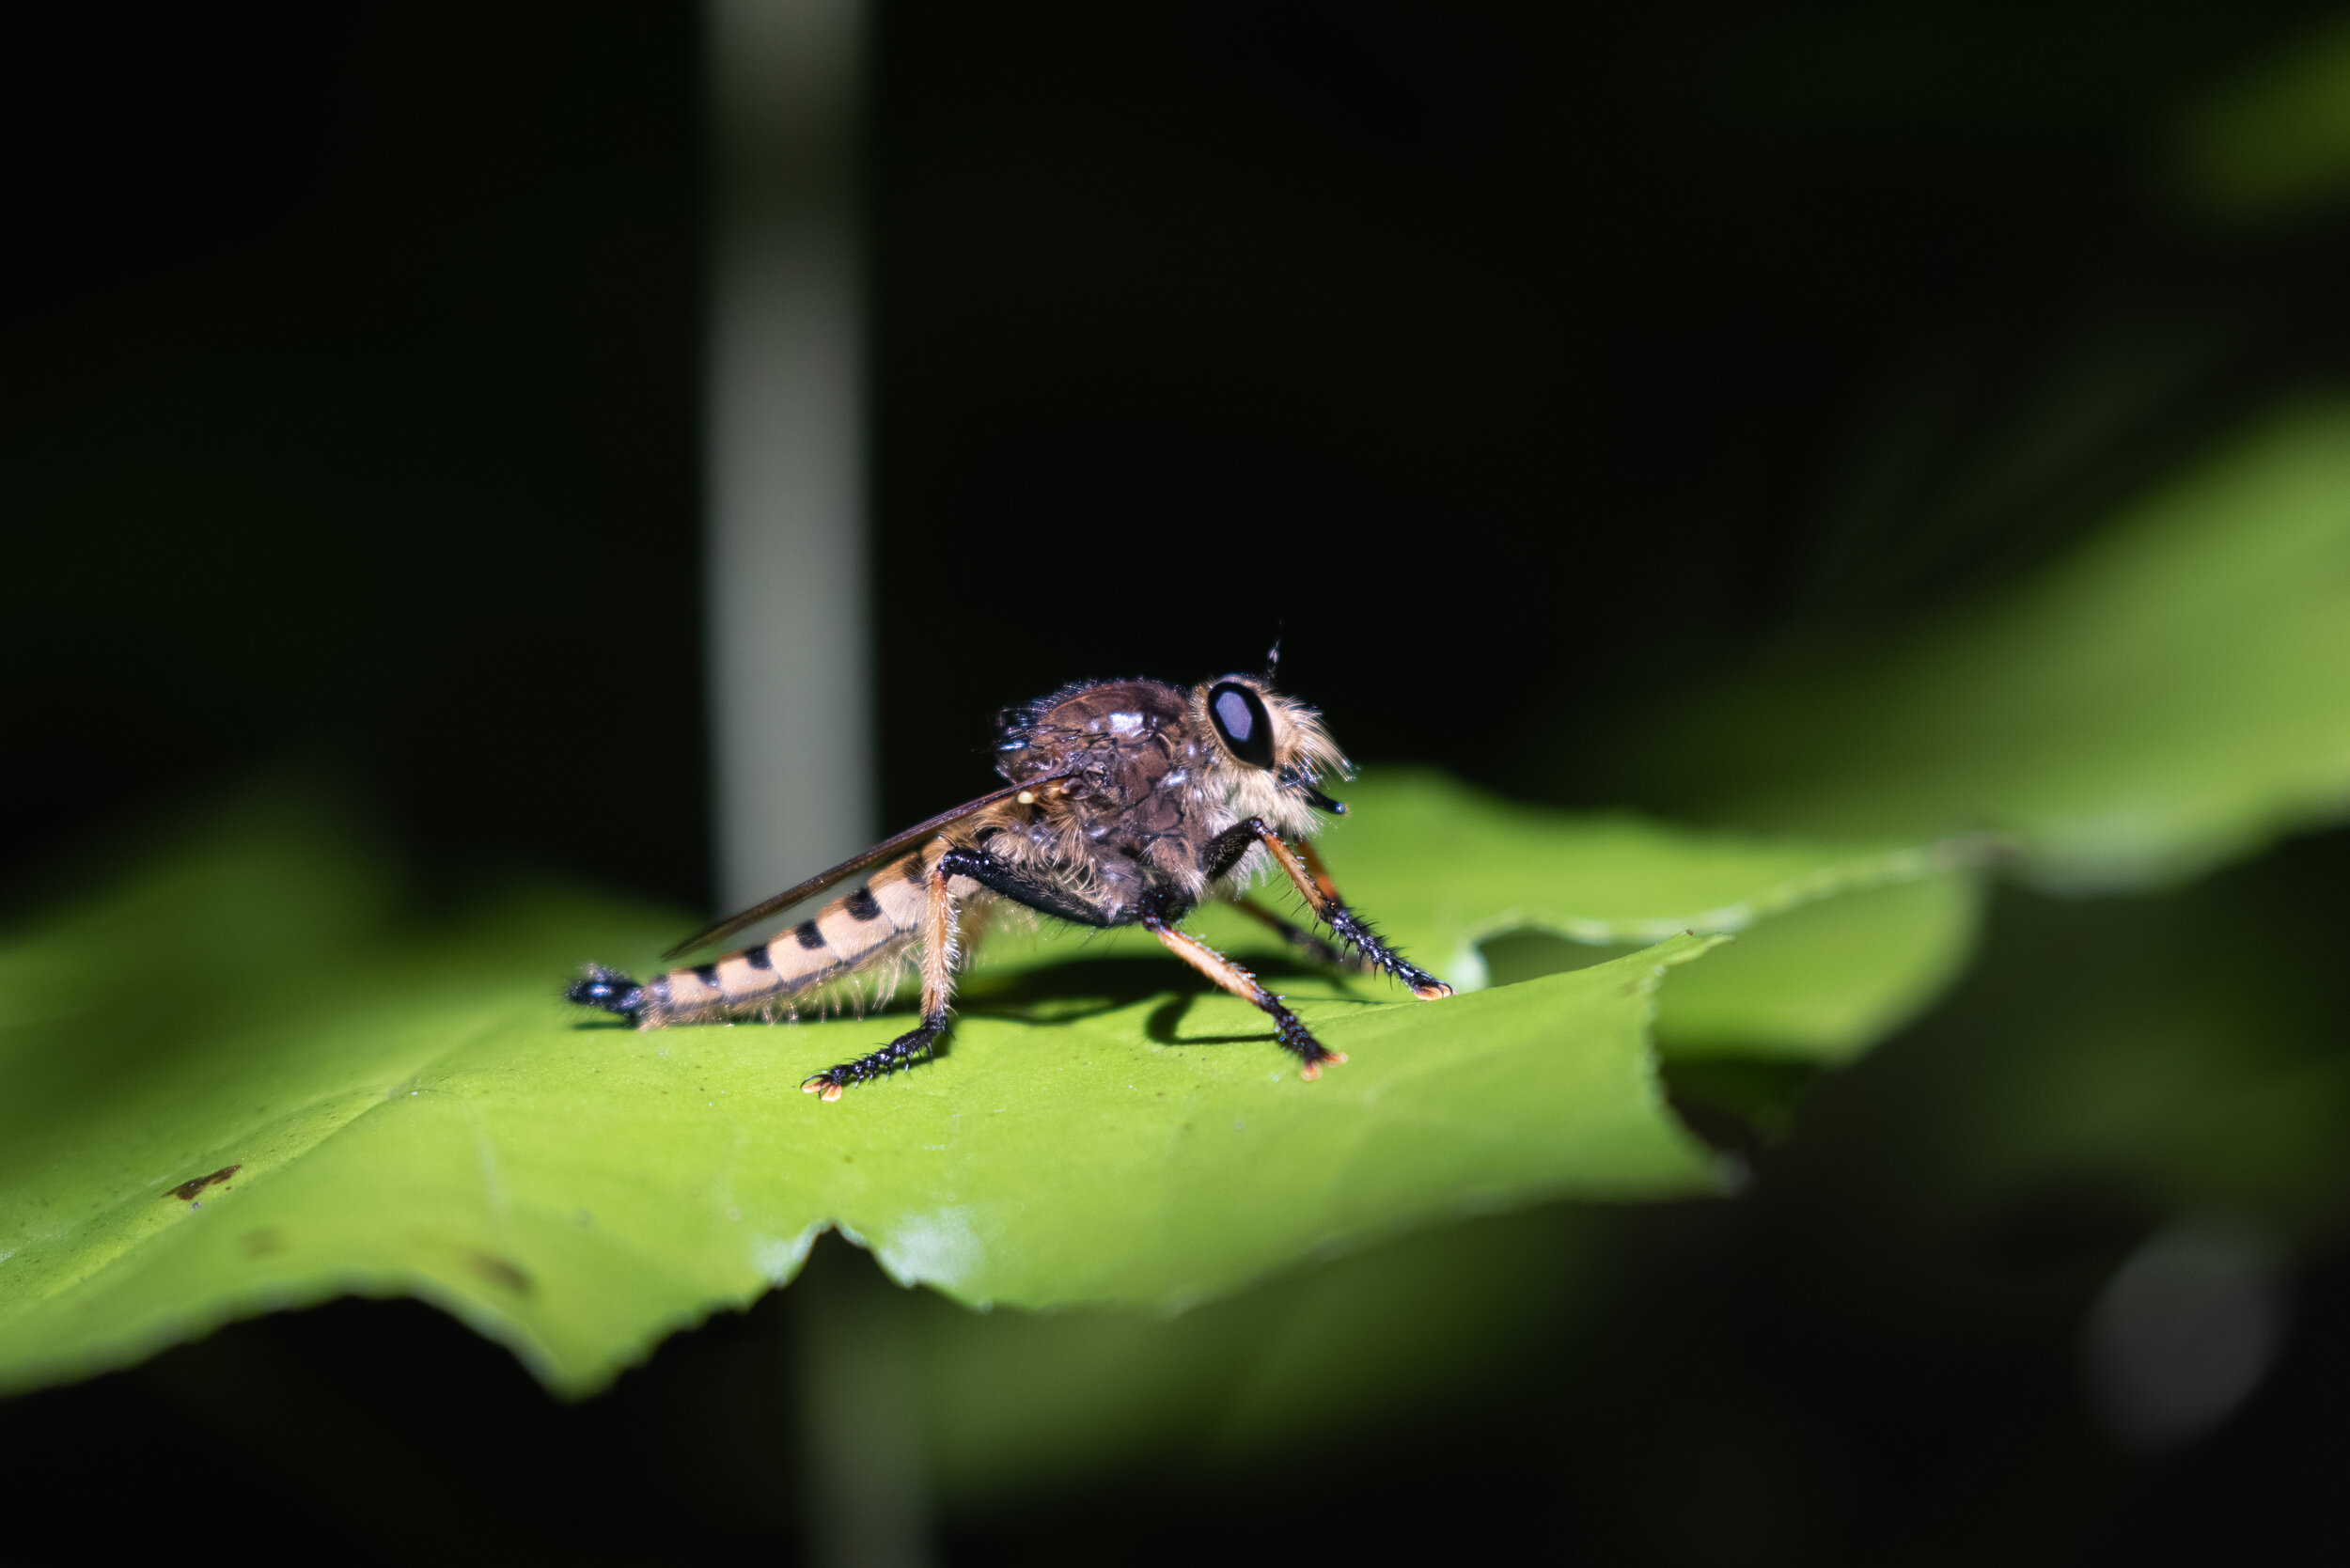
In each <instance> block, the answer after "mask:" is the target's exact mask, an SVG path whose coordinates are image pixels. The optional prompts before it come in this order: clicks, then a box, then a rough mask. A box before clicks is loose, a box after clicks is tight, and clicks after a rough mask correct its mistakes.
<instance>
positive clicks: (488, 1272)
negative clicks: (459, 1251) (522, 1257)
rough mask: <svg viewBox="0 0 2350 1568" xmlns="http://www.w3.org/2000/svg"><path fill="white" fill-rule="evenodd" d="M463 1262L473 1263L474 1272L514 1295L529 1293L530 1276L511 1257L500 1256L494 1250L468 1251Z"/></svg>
mask: <svg viewBox="0 0 2350 1568" xmlns="http://www.w3.org/2000/svg"><path fill="white" fill-rule="evenodd" d="M465 1262H468V1263H470V1264H472V1265H473V1271H474V1272H475V1273H476V1274H478V1275H479V1276H481V1278H484V1279H487V1280H488V1281H489V1282H490V1283H491V1284H493V1285H496V1286H499V1287H501V1288H503V1289H506V1290H509V1291H512V1292H513V1293H514V1294H516V1295H528V1294H530V1291H531V1284H530V1276H529V1275H527V1274H525V1273H524V1272H523V1266H522V1264H520V1263H517V1262H513V1261H512V1260H511V1259H508V1258H501V1257H499V1256H498V1255H497V1254H495V1253H493V1252H468V1253H466V1254H465Z"/></svg>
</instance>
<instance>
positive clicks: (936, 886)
mask: <svg viewBox="0 0 2350 1568" xmlns="http://www.w3.org/2000/svg"><path fill="white" fill-rule="evenodd" d="M952 881H953V872H952V871H951V870H949V869H948V864H947V861H946V859H945V858H942V859H941V861H940V863H939V864H938V865H936V866H934V867H933V868H932V870H931V874H930V879H929V884H928V886H927V888H926V891H927V892H928V894H929V899H930V902H929V904H928V906H927V907H926V908H925V909H924V911H923V916H922V1021H921V1022H920V1023H919V1024H917V1025H916V1026H915V1027H913V1028H910V1029H908V1030H907V1031H906V1032H905V1033H903V1034H901V1035H900V1036H899V1037H898V1038H897V1039H895V1040H893V1041H891V1042H890V1043H888V1044H886V1045H885V1046H883V1047H882V1048H881V1049H880V1050H878V1051H875V1052H873V1053H871V1054H870V1055H869V1056H862V1057H859V1058H856V1060H854V1061H844V1062H842V1063H841V1064H840V1065H839V1066H838V1067H827V1068H825V1069H824V1070H823V1072H822V1073H818V1074H814V1075H813V1076H811V1077H809V1078H808V1079H807V1080H806V1081H805V1082H803V1083H802V1084H801V1085H800V1088H801V1090H803V1091H805V1092H807V1093H809V1094H821V1095H823V1097H824V1098H825V1099H827V1100H838V1099H839V1098H840V1091H841V1090H844V1089H846V1088H848V1087H849V1086H850V1085H851V1084H861V1083H864V1082H865V1081H866V1080H868V1079H870V1078H885V1077H887V1076H888V1075H889V1074H892V1073H895V1072H897V1071H898V1070H899V1069H900V1068H901V1067H911V1066H913V1065H914V1064H915V1063H916V1062H917V1061H919V1060H922V1059H923V1058H927V1057H928V1056H929V1055H930V1054H931V1051H932V1048H933V1047H934V1046H935V1045H936V1044H937V1043H938V1037H939V1036H940V1035H942V1034H944V1033H946V1032H947V1006H948V1002H949V1001H950V1000H952V999H953V996H954V985H955V935H956V923H955V914H956V911H955V896H954V894H953V893H952V892H951V891H950V890H949V886H948V885H949V884H950V883H951V882H952Z"/></svg>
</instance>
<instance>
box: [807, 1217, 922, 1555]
mask: <svg viewBox="0 0 2350 1568" xmlns="http://www.w3.org/2000/svg"><path fill="white" fill-rule="evenodd" d="M793 1294H796V1295H797V1296H799V1297H800V1303H799V1308H800V1309H799V1317H798V1320H797V1321H798V1323H799V1333H800V1345H799V1354H800V1373H801V1381H800V1388H801V1396H800V1399H801V1403H800V1423H801V1433H800V1437H801V1446H802V1450H803V1451H804V1452H805V1453H806V1454H807V1466H806V1469H805V1473H804V1475H803V1478H802V1484H803V1485H804V1486H805V1487H806V1489H807V1490H806V1505H805V1508H804V1511H803V1516H804V1518H805V1519H806V1521H807V1532H808V1546H809V1550H810V1555H811V1556H812V1558H813V1560H815V1561H816V1562H817V1563H818V1564H819V1568H921V1565H925V1564H928V1563H929V1562H931V1561H932V1553H931V1497H930V1473H929V1466H928V1465H927V1463H926V1462H925V1459H924V1445H925V1434H924V1430H923V1411H922V1398H921V1388H920V1384H919V1381H918V1378H917V1369H916V1366H915V1342H914V1325H913V1322H912V1316H911V1314H912V1311H913V1304H912V1303H911V1302H910V1301H908V1300H907V1299H906V1293H905V1291H903V1290H902V1289H901V1288H900V1287H898V1286H897V1285H895V1284H893V1283H891V1282H890V1281H889V1280H888V1279H887V1278H885V1277H884V1276H883V1274H882V1272H881V1270H880V1269H878V1268H876V1267H874V1266H873V1264H872V1262H871V1261H870V1259H869V1258H867V1257H866V1256H865V1255H864V1254H862V1253H859V1252H854V1251H853V1250H852V1249H851V1248H850V1247H847V1246H846V1245H844V1244H842V1243H840V1242H838V1241H826V1242H823V1243H820V1244H819V1245H818V1246H817V1247H816V1248H815V1250H814V1251H813V1252H812V1253H810V1254H809V1257H808V1261H807V1269H806V1270H805V1271H804V1272H803V1273H802V1275H801V1277H800V1279H799V1282H798V1283H797V1284H796V1285H795V1286H794V1287H793Z"/></svg>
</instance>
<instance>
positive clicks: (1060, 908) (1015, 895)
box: [938, 849, 1119, 927]
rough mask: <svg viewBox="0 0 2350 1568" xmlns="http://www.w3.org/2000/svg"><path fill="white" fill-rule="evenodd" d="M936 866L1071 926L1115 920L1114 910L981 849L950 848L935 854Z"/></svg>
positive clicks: (1113, 922) (1105, 923)
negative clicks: (1080, 898) (1081, 898)
mask: <svg viewBox="0 0 2350 1568" xmlns="http://www.w3.org/2000/svg"><path fill="white" fill-rule="evenodd" d="M938 869H939V870H942V871H944V872H946V873H947V874H948V876H967V877H969V878H970V879H971V880H972V881H974V882H976V883H978V884H979V886H982V887H985V888H987V889H988V890H989V891H990V892H994V893H1000V894H1002V895H1003V896H1004V897H1005V898H1008V899H1010V900H1011V902H1014V903H1017V904H1023V905H1025V906H1026V907H1027V908H1029V909H1033V910H1035V911H1036V912H1037V913H1038V914H1040V915H1050V916H1051V917H1053V918H1055V919H1056V920H1067V921H1068V922H1069V923H1070V924H1071V925H1073V926H1105V927H1106V926H1110V925H1114V924H1118V923H1119V921H1118V920H1117V919H1116V918H1115V916H1114V914H1111V913H1105V912H1104V911H1102V910H1100V909H1096V908H1094V907H1093V906H1092V905H1091V904H1089V903H1084V902H1079V901H1078V900H1076V899H1073V898H1071V897H1070V896H1069V895H1068V894H1066V893H1063V892H1061V891H1060V890H1059V889H1058V888H1055V887H1048V886H1045V885H1044V884H1043V883H1042V882H1040V881H1038V880H1037V879H1036V878H1035V877H1033V876H1030V875H1029V874H1028V873H1026V871H1023V870H1020V869H1019V868H1017V867H1014V866H1008V865H1006V864H1005V863H1004V862H1003V861H1001V860H998V859H996V858H995V856H994V855H990V854H988V853H987V852H986V851H985V850H971V849H950V850H948V852H947V853H946V854H945V855H940V856H939V858H938Z"/></svg>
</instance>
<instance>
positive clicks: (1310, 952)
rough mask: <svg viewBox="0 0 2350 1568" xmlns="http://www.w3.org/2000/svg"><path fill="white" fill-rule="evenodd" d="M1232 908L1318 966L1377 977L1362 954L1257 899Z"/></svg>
mask: <svg viewBox="0 0 2350 1568" xmlns="http://www.w3.org/2000/svg"><path fill="white" fill-rule="evenodd" d="M1231 904H1232V907H1233V908H1234V909H1237V910H1239V911H1240V912H1241V913H1242V914H1244V915H1246V916H1247V917H1249V918H1250V919H1252V920H1254V921H1256V922H1257V923H1258V924H1259V925H1261V926H1264V927H1266V928H1267V929H1269V930H1271V931H1272V932H1274V933H1276V934H1277V935H1278V936H1279V937H1280V938H1281V940H1282V941H1284V942H1287V943H1288V944H1289V945H1290V946H1291V947H1293V948H1295V949H1297V950H1298V951H1299V952H1301V953H1304V954H1305V955H1306V956H1307V957H1308V958H1309V959H1311V960H1312V961H1313V962H1314V963H1316V964H1329V965H1330V966H1331V967H1333V968H1337V969H1354V970H1357V971H1359V972H1361V973H1364V974H1371V973H1374V972H1375V971H1376V970H1377V969H1378V965H1377V964H1373V963H1371V960H1369V959H1367V958H1365V957H1363V956H1362V954H1360V953H1350V952H1341V951H1340V950H1339V949H1336V948H1334V947H1332V946H1330V944H1329V943H1327V942H1324V940H1323V939H1322V938H1321V937H1319V936H1316V935H1315V934H1314V933H1312V932H1309V931H1305V930H1302V929H1300V928H1299V927H1297V926H1293V925H1292V924H1290V923H1289V922H1288V921H1287V920H1284V919H1283V918H1281V917H1279V916H1278V915H1276V914H1275V913H1274V912H1273V911H1272V910H1270V909H1267V908H1266V907H1265V906H1264V905H1263V904H1261V903H1259V902H1257V901H1256V900H1254V899H1251V898H1237V899H1234V900H1232V901H1231Z"/></svg>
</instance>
